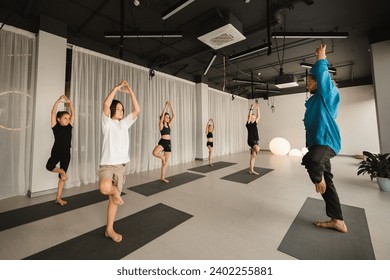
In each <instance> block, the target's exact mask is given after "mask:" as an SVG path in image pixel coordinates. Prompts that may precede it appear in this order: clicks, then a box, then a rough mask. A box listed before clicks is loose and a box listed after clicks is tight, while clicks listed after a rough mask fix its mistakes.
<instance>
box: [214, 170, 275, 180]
mask: <svg viewBox="0 0 390 280" xmlns="http://www.w3.org/2000/svg"><path fill="white" fill-rule="evenodd" d="M254 170H255V171H256V172H257V173H259V175H252V174H249V168H245V169H243V170H240V171H238V172H235V173H233V174H230V175H227V176H225V177H222V178H221V179H223V180H228V181H233V182H237V183H242V184H249V183H250V182H252V181H254V180H256V179H258V178H260V177H261V176H263V175H265V174H267V173H269V172H271V171H272V170H273V169H269V168H261V167H255V168H254Z"/></svg>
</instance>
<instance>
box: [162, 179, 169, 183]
mask: <svg viewBox="0 0 390 280" xmlns="http://www.w3.org/2000/svg"><path fill="white" fill-rule="evenodd" d="M160 180H161V182H164V183H169V181H168V180H167V179H165V178H161V179H160Z"/></svg>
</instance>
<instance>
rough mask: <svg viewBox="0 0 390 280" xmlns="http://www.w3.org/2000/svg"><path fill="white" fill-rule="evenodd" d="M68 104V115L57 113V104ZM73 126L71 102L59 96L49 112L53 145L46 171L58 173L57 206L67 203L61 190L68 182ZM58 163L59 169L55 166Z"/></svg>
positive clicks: (66, 113)
mask: <svg viewBox="0 0 390 280" xmlns="http://www.w3.org/2000/svg"><path fill="white" fill-rule="evenodd" d="M61 102H63V103H67V104H69V109H70V113H69V112H67V111H58V112H57V107H58V104H59V103H61ZM73 125H74V108H73V104H72V102H71V101H70V100H69V99H68V98H67V97H66V96H65V95H61V96H60V97H59V98H58V99H57V101H56V102H55V103H54V105H53V108H52V110H51V128H52V130H53V134H54V145H53V148H52V149H51V155H50V158H49V159H48V161H47V164H46V169H47V170H49V171H51V172H54V173H58V177H59V179H58V187H57V195H56V200H55V202H56V203H58V204H59V205H65V204H66V203H67V202H66V201H65V200H62V198H61V195H62V190H63V188H64V185H65V181H66V180H68V176H67V174H66V171H67V170H68V166H69V162H70V147H71V140H72V128H73ZM58 163H60V167H57V164H58Z"/></svg>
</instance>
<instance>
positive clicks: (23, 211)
mask: <svg viewBox="0 0 390 280" xmlns="http://www.w3.org/2000/svg"><path fill="white" fill-rule="evenodd" d="M122 195H124V193H122ZM63 199H64V200H66V201H67V202H68V203H67V204H66V205H63V206H61V205H59V204H57V203H55V202H54V195H53V200H50V201H47V202H43V203H39V204H35V205H30V206H26V207H22V208H18V209H14V210H10V211H7V212H2V213H0V221H1V223H0V231H2V230H6V229H9V228H13V227H16V226H20V225H23V224H27V223H31V222H34V221H37V220H40V219H44V218H48V217H51V216H54V215H58V214H62V213H65V212H68V211H71V210H74V209H78V208H81V207H85V206H88V205H91V204H94V203H98V202H101V201H105V200H107V196H105V195H102V194H101V193H100V192H99V190H94V191H89V192H85V193H81V194H76V195H72V196H67V197H63Z"/></svg>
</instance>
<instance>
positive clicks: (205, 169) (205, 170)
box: [188, 161, 236, 173]
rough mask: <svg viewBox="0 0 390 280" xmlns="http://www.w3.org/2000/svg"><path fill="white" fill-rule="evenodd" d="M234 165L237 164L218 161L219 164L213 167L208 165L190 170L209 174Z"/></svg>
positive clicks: (216, 163)
mask: <svg viewBox="0 0 390 280" xmlns="http://www.w3.org/2000/svg"><path fill="white" fill-rule="evenodd" d="M234 164H236V163H234V162H226V161H218V162H215V163H213V166H210V165H208V164H206V165H202V166H197V167H194V168H190V169H188V170H191V171H195V172H200V173H208V172H212V171H215V170H218V169H222V168H225V167H228V166H231V165H234Z"/></svg>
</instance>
